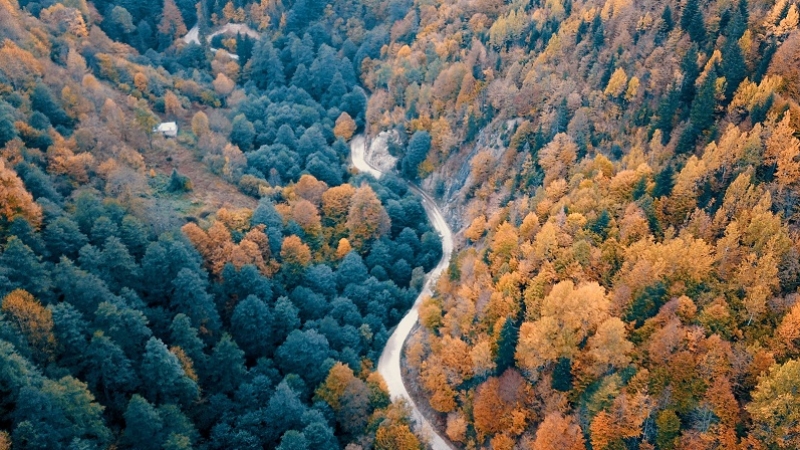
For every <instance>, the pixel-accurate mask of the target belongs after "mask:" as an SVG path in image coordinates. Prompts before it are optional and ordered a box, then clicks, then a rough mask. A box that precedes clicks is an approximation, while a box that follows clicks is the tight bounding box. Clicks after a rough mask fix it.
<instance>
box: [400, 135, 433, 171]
mask: <svg viewBox="0 0 800 450" xmlns="http://www.w3.org/2000/svg"><path fill="white" fill-rule="evenodd" d="M430 149H431V135H430V134H429V133H428V132H427V131H417V132H415V133H414V135H413V136H411V139H410V140H409V141H408V148H407V149H406V154H405V156H404V157H403V159H402V162H401V166H402V170H403V175H404V176H405V177H406V178H409V179H412V180H415V179H417V177H418V173H417V170H418V168H419V165H420V163H422V162H423V161H425V158H427V157H428V151H430Z"/></svg>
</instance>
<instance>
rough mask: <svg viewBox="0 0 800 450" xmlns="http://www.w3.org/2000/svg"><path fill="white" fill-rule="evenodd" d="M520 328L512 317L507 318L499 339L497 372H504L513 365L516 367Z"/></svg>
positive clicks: (496, 360) (496, 361)
mask: <svg viewBox="0 0 800 450" xmlns="http://www.w3.org/2000/svg"><path fill="white" fill-rule="evenodd" d="M518 338H519V329H518V328H517V327H516V325H515V324H514V320H513V319H512V318H510V317H507V318H506V321H505V322H504V323H503V328H501V329H500V337H499V338H498V340H497V358H496V359H495V363H496V364H497V373H498V374H502V373H503V372H505V371H506V369H509V368H511V367H514V362H515V359H514V353H515V352H516V351H517V339H518Z"/></svg>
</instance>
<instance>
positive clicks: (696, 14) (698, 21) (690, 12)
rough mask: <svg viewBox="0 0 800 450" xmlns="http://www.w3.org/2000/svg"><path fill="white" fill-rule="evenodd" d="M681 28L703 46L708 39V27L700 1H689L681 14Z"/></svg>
mask: <svg viewBox="0 0 800 450" xmlns="http://www.w3.org/2000/svg"><path fill="white" fill-rule="evenodd" d="M681 28H682V29H683V30H684V31H686V32H687V33H689V37H690V38H692V40H693V41H694V42H697V43H698V44H702V43H703V41H705V39H706V26H705V23H704V22H703V13H702V11H700V2H699V0H687V2H686V5H685V6H684V7H683V13H682V14H681Z"/></svg>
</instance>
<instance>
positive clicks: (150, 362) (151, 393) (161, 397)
mask: <svg viewBox="0 0 800 450" xmlns="http://www.w3.org/2000/svg"><path fill="white" fill-rule="evenodd" d="M145 348H146V350H145V353H144V357H143V358H142V368H141V372H140V373H141V375H142V379H144V380H146V383H145V385H144V386H143V393H144V394H145V397H146V398H148V399H149V401H151V402H153V403H178V404H181V405H188V404H190V403H191V402H192V401H194V400H195V399H196V398H197V396H198V394H199V393H200V391H199V389H198V386H197V383H195V382H194V381H192V380H191V379H190V378H189V377H187V376H186V373H185V372H184V370H183V367H182V366H181V363H180V361H179V360H178V357H177V356H175V355H174V354H173V353H171V352H170V351H169V350H168V349H167V346H166V345H164V343H163V342H162V341H161V340H160V339H158V338H155V337H152V338H150V340H149V341H147V345H146V346H145Z"/></svg>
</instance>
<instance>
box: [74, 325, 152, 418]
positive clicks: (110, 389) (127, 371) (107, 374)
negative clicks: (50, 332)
mask: <svg viewBox="0 0 800 450" xmlns="http://www.w3.org/2000/svg"><path fill="white" fill-rule="evenodd" d="M85 356H86V362H85V364H86V368H87V370H86V376H85V379H86V381H87V383H89V386H90V387H91V388H92V390H93V391H95V392H99V393H102V394H101V399H103V400H105V402H104V403H106V404H111V405H114V406H115V407H116V408H117V409H122V408H124V406H125V404H124V401H125V399H126V398H127V395H128V394H129V393H131V392H133V391H134V390H135V389H136V388H137V387H138V386H139V378H138V377H137V376H136V372H135V371H134V369H133V364H132V363H131V361H130V359H128V357H127V356H125V352H124V351H123V350H122V349H121V348H119V346H117V345H116V344H115V343H114V342H113V341H112V340H111V339H109V338H108V337H106V336H104V335H103V333H102V332H100V331H98V332H96V333H95V334H94V336H92V340H91V341H90V342H89V347H88V348H87V349H86V355H85Z"/></svg>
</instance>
